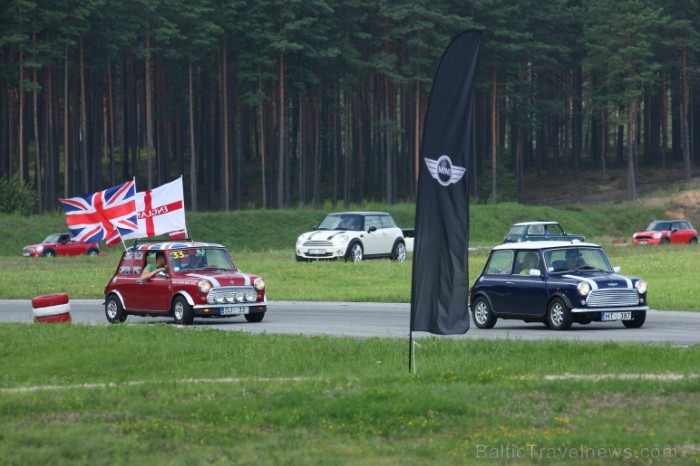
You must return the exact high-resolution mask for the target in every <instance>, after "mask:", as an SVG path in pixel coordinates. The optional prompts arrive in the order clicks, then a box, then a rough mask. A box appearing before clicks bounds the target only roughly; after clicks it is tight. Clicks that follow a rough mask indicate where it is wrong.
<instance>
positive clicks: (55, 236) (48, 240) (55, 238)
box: [42, 233, 61, 244]
mask: <svg viewBox="0 0 700 466" xmlns="http://www.w3.org/2000/svg"><path fill="white" fill-rule="evenodd" d="M60 238H61V234H60V233H51V234H50V235H49V236H47V237H46V239H45V240H44V241H42V243H44V244H48V243H58V240H59V239H60Z"/></svg>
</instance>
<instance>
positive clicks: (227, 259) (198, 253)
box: [169, 248, 237, 272]
mask: <svg viewBox="0 0 700 466" xmlns="http://www.w3.org/2000/svg"><path fill="white" fill-rule="evenodd" d="M169 255H170V264H171V267H172V268H173V270H174V271H175V272H180V271H190V270H207V269H217V270H233V271H235V270H237V269H236V266H235V265H234V263H233V261H232V260H231V256H229V254H228V251H226V250H225V249H219V248H217V249H207V248H192V249H175V250H173V251H170V252H169Z"/></svg>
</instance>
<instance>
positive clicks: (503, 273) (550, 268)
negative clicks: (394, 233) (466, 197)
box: [469, 241, 649, 330]
mask: <svg viewBox="0 0 700 466" xmlns="http://www.w3.org/2000/svg"><path fill="white" fill-rule="evenodd" d="M619 272H620V269H619V267H615V268H613V267H611V266H610V262H608V258H607V256H606V255H605V252H604V251H603V249H602V248H601V247H600V246H598V245H597V244H592V243H581V242H578V241H573V242H569V241H538V242H526V243H507V244H502V245H499V246H496V247H495V248H493V250H492V251H491V255H490V256H489V259H488V261H487V262H486V265H485V266H484V270H483V272H482V273H481V275H480V276H479V277H478V278H477V279H476V281H475V282H474V286H473V287H472V288H471V289H470V292H469V304H470V306H469V307H470V309H471V311H472V317H473V319H474V324H475V325H476V326H477V327H479V328H492V327H493V326H494V325H496V321H497V320H498V318H499V317H500V318H502V319H519V320H524V321H525V322H543V323H544V324H545V325H547V326H548V327H550V328H552V329H554V330H567V329H568V328H570V327H571V324H572V323H574V322H576V323H579V324H588V323H591V322H607V321H613V320H620V321H622V323H623V325H624V326H625V327H628V328H639V327H641V326H642V325H644V321H645V319H646V311H647V310H648V309H649V306H648V305H647V284H646V282H645V281H644V280H642V279H641V278H638V277H628V276H625V275H620V274H619Z"/></svg>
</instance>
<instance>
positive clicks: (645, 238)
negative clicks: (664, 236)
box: [635, 235, 652, 241]
mask: <svg viewBox="0 0 700 466" xmlns="http://www.w3.org/2000/svg"><path fill="white" fill-rule="evenodd" d="M635 239H637V240H641V241H650V240H651V239H652V235H637V236H636V238H635Z"/></svg>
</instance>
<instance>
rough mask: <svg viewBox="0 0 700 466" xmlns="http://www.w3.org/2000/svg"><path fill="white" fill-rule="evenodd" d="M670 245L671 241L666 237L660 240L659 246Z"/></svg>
mask: <svg viewBox="0 0 700 466" xmlns="http://www.w3.org/2000/svg"><path fill="white" fill-rule="evenodd" d="M670 243H671V240H670V239H668V237H666V238H664V239H662V240H661V244H664V245H666V244H670Z"/></svg>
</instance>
